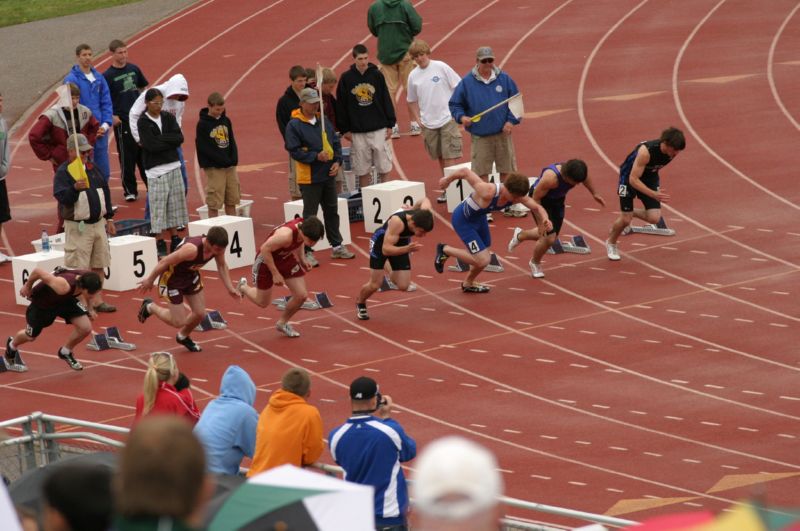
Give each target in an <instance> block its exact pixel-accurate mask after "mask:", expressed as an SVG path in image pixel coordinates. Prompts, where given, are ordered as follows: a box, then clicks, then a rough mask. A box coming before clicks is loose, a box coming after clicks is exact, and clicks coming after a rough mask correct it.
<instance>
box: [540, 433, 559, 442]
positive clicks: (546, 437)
mask: <svg viewBox="0 0 800 531" xmlns="http://www.w3.org/2000/svg"><path fill="white" fill-rule="evenodd" d="M539 438H541V439H548V440H551V441H555V440H558V437H556V436H555V435H544V434H542V435H539Z"/></svg>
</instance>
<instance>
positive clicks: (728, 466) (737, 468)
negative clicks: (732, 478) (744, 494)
mask: <svg viewBox="0 0 800 531" xmlns="http://www.w3.org/2000/svg"><path fill="white" fill-rule="evenodd" d="M720 467H721V468H727V469H728V470H739V467H738V466H736V465H720Z"/></svg>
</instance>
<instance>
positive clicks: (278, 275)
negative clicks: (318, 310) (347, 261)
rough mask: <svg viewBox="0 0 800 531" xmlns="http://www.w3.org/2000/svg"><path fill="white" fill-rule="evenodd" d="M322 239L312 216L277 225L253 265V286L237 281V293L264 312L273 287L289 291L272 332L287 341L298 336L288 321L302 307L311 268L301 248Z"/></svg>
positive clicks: (243, 281) (316, 220) (244, 280)
mask: <svg viewBox="0 0 800 531" xmlns="http://www.w3.org/2000/svg"><path fill="white" fill-rule="evenodd" d="M324 235H325V228H324V227H323V225H322V222H321V221H320V220H319V219H317V218H316V217H314V216H310V217H308V219H303V218H295V219H293V220H292V221H287V222H286V223H284V224H283V225H278V226H277V227H275V228H274V229H273V230H272V232H270V233H269V236H267V240H266V241H265V242H264V244H263V245H262V246H261V250H260V252H259V254H258V256H257V257H256V261H255V263H254V264H253V283H254V284H255V287H253V286H248V285H247V279H246V278H245V277H242V279H241V280H240V281H239V285H238V289H239V293H241V294H242V296H243V297H247V298H248V299H249V300H251V301H253V302H254V303H255V304H257V305H258V306H261V307H262V308H266V307H267V306H269V304H270V300H271V298H270V296H271V293H272V286H273V284H275V285H278V286H282V285H284V284H285V285H286V287H287V288H289V292H290V293H291V297H290V298H289V300H288V301H286V308H284V310H283V313H282V314H281V317H280V319H278V322H277V323H275V328H277V329H278V331H280V332H283V333H284V334H285V335H287V336H288V337H298V336H300V333H299V332H298V331H297V330H295V329H294V328H292V325H291V324H289V319H291V318H292V316H293V315H294V314H295V313H297V311H298V310H299V309H300V308H301V307H302V306H303V303H304V302H305V300H306V297H307V296H308V292H307V291H306V281H305V279H304V278H303V276H305V274H306V271H311V267H312V266H311V264H310V263H309V262H308V261H307V260H306V255H305V253H304V252H303V248H304V246H305V247H309V248H310V247H313V246H314V244H316V243H317V241H318V240H319V239H320V238H322V237H323V236H324Z"/></svg>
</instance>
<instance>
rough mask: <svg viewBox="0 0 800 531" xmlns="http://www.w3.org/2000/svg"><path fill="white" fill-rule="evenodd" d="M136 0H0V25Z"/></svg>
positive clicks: (20, 22) (11, 24)
mask: <svg viewBox="0 0 800 531" xmlns="http://www.w3.org/2000/svg"><path fill="white" fill-rule="evenodd" d="M136 1H137V0H0V27H3V26H13V25H15V24H23V23H25V22H33V21H34V20H44V19H46V18H53V17H61V16H64V15H72V14H74V13H82V12H83V11H92V10H93V9H102V8H104V7H113V6H121V5H123V4H131V3H133V2H136Z"/></svg>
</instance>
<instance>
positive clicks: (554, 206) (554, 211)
mask: <svg viewBox="0 0 800 531" xmlns="http://www.w3.org/2000/svg"><path fill="white" fill-rule="evenodd" d="M565 199H566V198H565V197H562V198H559V199H548V198H546V197H545V198H543V199H542V207H544V209H545V211H546V212H547V217H549V218H550V222H551V223H552V224H553V230H551V231H549V232H548V233H547V234H559V233H560V232H561V226H562V225H563V224H564V213H565V210H566V207H565V206H564V202H565ZM531 215H533V214H531Z"/></svg>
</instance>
